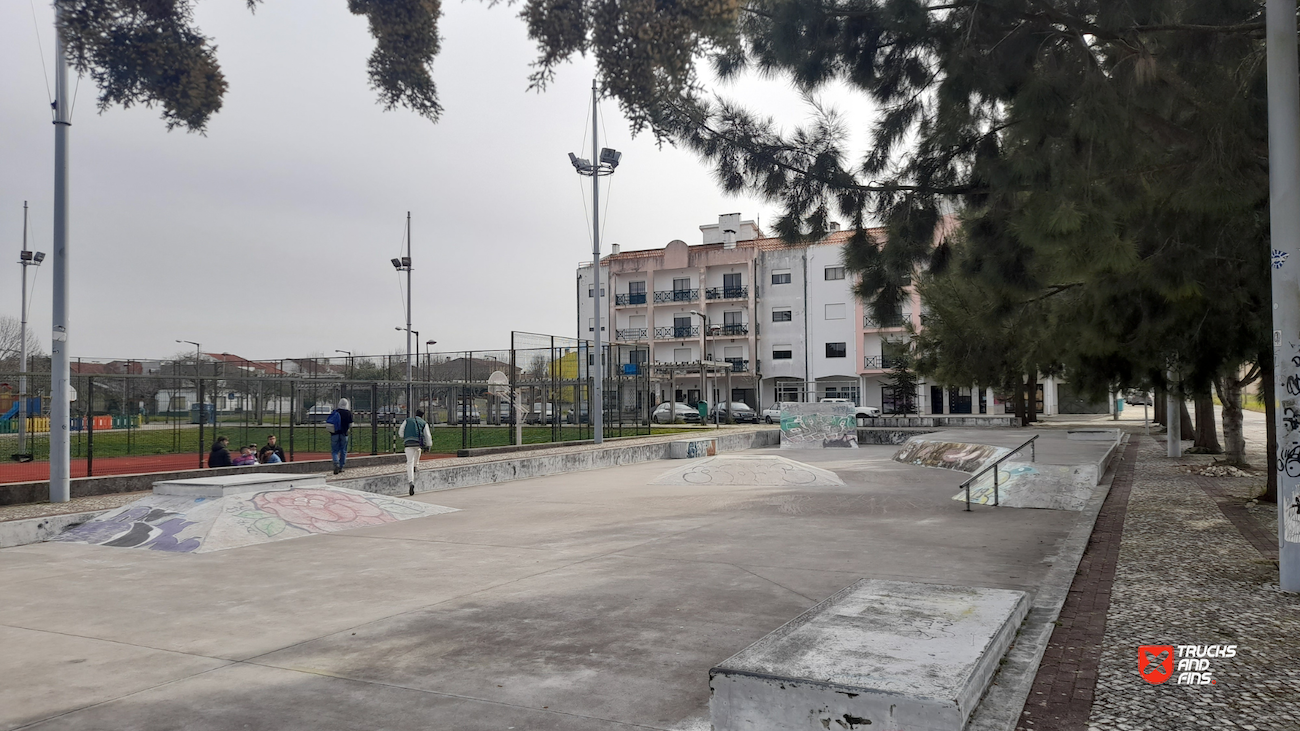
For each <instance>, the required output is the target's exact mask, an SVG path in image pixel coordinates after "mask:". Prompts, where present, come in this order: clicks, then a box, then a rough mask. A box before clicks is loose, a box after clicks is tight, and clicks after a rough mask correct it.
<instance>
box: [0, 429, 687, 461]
mask: <svg viewBox="0 0 1300 731" xmlns="http://www.w3.org/2000/svg"><path fill="white" fill-rule="evenodd" d="M641 429H645V427H641ZM431 431H432V434H433V445H432V447H431V448H430V449H429V452H430V453H433V454H454V453H455V452H456V450H458V449H460V448H461V444H462V442H461V439H462V435H461V429H460V427H456V426H452V427H447V426H435V427H434V428H433V429H432V430H431ZM559 431H560V434H559V436H560V441H572V440H578V439H590V438H591V429H590V428H589V427H578V426H562V427H560V430H559ZM682 431H693V430H692V429H689V428H681V427H669V426H655V427H654V431H653V433H654V434H673V433H676V432H682ZM468 432H469V434H468V436H469V446H470V447H502V446H506V445H509V444H512V443H513V434H512V432H513V429H512V428H511V427H508V426H472V427H470V428H469V429H468ZM605 433H606V436H607V437H616V436H620V434H619V433H618V429H617V428H608V429H606V431H605ZM643 433H644V432H643ZM268 434H275V435H276V436H277V437H278V439H279V442H280V446H282V447H284V449H285V451H286V452H288V451H289V448H290V444H289V441H290V433H289V427H288V426H287V425H286V426H275V425H270V424H264V425H262V426H257V425H244V424H242V423H239V424H230V423H219V424H217V426H216V428H215V429H214V428H212V427H208V428H206V429H204V433H203V448H204V451H207V450H209V449H211V448H212V440H213V439H214V438H216V436H217V435H223V436H226V437H228V438H229V439H230V443H231V444H232V445H234V446H235V447H237V446H238V445H240V444H258V445H261V444H265V443H266V437H267V435H268ZM622 435H623V436H634V435H635V431H634V430H633V429H632V428H630V427H627V428H624V430H623V434H622ZM351 436H352V440H351V443H350V444H349V446H348V451H349V452H359V453H362V454H369V453H370V451H371V433H370V426H369V425H368V424H358V425H354V426H353V428H352V435H351ZM523 437H524V443H525V444H543V443H546V442H550V441H552V432H551V427H549V426H525V427H524V428H523ZM378 438H379V439H378V441H379V444H378V450H377V451H378V452H379V453H380V454H387V453H390V452H396V451H399V449H400V447H401V444H400V442H399V441H398V440H397V433H396V429H395V428H394V427H392V426H389V425H386V424H381V425H380V426H379V430H378ZM94 443H95V456H96V457H122V456H127V455H140V454H194V453H197V452H198V450H199V428H198V426H196V425H190V424H184V425H180V426H178V427H176V428H173V429H132V430H130V431H129V432H128V431H127V430H126V429H114V430H112V431H97V432H95V434H94ZM329 444H330V442H329V434H328V433H327V432H326V431H325V428H324V427H323V426H319V425H313V426H301V425H299V426H295V427H294V429H293V451H294V452H295V453H297V452H328V451H329V449H330V446H329ZM71 446H72V457H73V459H78V458H83V457H85V456H86V453H87V446H88V440H87V434H86V433H84V432H74V433H73V435H72V445H71ZM17 449H18V436H17V435H16V434H4V435H0V455H8V454H10V453H13V452H16V451H17ZM29 449H30V451H32V452H33V454H34V455H35V457H36V459H38V460H47V459H49V455H50V440H49V435H48V434H37V435H34V436H32V437H29ZM232 451H233V450H232Z"/></svg>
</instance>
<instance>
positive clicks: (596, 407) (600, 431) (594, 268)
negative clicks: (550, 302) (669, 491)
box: [569, 79, 623, 444]
mask: <svg viewBox="0 0 1300 731" xmlns="http://www.w3.org/2000/svg"><path fill="white" fill-rule="evenodd" d="M599 103H600V92H599V90H598V89H597V87H596V80H595V79H592V80H591V160H587V159H585V158H580V157H578V156H577V155H574V154H573V153H572V152H570V153H569V163H570V164H571V165H573V169H574V170H577V171H578V174H579V175H586V176H588V177H590V178H591V272H592V277H593V278H594V280H595V282H594V284H592V287H593V290H592V299H593V300H594V301H595V307H594V312H595V316H594V317H593V318H592V325H593V327H592V333H593V334H594V337H593V338H592V341H593V347H594V350H595V351H596V356H595V359H594V361H593V362H594V363H595V368H596V374H595V378H593V379H592V384H593V385H592V388H591V408H590V411H591V428H592V431H593V432H594V433H595V437H596V439H595V441H596V444H600V443H602V442H604V435H605V414H604V412H605V391H604V375H605V360H604V354H603V352H602V351H601V349H600V177H601V176H602V175H613V174H614V169H615V168H617V167H618V163H619V160H621V159H622V158H623V153H621V152H619V151H618V150H614V149H611V148H609V147H605V148H601V147H600V143H599V141H598V139H597V134H596V131H597V121H598V118H597V115H598V113H599ZM598 149H599V150H600V153H599V155H597V153H596V151H597V150H598ZM593 160H594V161H595V162H594V163H593V162H592V161H593ZM611 294H613V293H612V292H611ZM578 336H579V339H581V336H582V333H581V332H579V333H578Z"/></svg>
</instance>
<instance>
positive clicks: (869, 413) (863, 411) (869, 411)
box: [821, 398, 880, 419]
mask: <svg viewBox="0 0 1300 731" xmlns="http://www.w3.org/2000/svg"><path fill="white" fill-rule="evenodd" d="M821 403H823V404H851V403H853V402H852V401H850V400H848V399H846V398H824V399H822V400H821ZM853 412H854V415H855V416H857V417H858V418H859V419H874V418H876V417H877V416H880V409H877V408H876V407H874V406H854V407H853Z"/></svg>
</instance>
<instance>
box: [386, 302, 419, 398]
mask: <svg viewBox="0 0 1300 731" xmlns="http://www.w3.org/2000/svg"><path fill="white" fill-rule="evenodd" d="M393 329H394V330H397V331H399V332H400V331H402V330H405V331H406V415H407V416H408V417H411V416H415V407H414V406H412V404H413V403H414V401H412V400H411V399H413V398H415V385H414V384H415V381H414V378H413V376H412V374H413V373H414V370H412V364H413V362H414V361H412V359H411V358H412V356H411V336H412V335H414V336H415V356H414V357H415V361H418V360H419V359H420V331H419V330H412V329H411V323H410V322H407V323H406V327H395V328H393Z"/></svg>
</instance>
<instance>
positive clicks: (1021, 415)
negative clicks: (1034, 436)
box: [1011, 376, 1029, 426]
mask: <svg viewBox="0 0 1300 731" xmlns="http://www.w3.org/2000/svg"><path fill="white" fill-rule="evenodd" d="M1015 384H1016V385H1015V386H1014V387H1012V389H1011V391H1012V394H1011V403H1012V405H1013V406H1014V407H1015V409H1016V420H1017V421H1019V422H1020V425H1021V426H1029V419H1028V418H1026V417H1025V384H1023V383H1021V382H1020V376H1016V380H1015Z"/></svg>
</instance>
